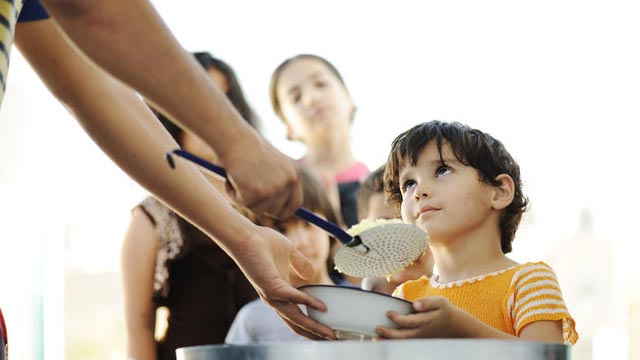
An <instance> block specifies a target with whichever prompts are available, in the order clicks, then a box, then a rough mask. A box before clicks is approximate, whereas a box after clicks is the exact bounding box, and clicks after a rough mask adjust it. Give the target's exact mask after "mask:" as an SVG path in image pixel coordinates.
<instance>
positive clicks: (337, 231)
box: [167, 149, 360, 246]
mask: <svg viewBox="0 0 640 360" xmlns="http://www.w3.org/2000/svg"><path fill="white" fill-rule="evenodd" d="M173 155H178V156H180V157H181V158H184V159H187V160H189V161H191V162H193V163H195V164H197V165H200V166H202V167H203V168H205V169H207V170H210V171H212V172H214V173H216V174H218V175H220V176H222V177H224V178H225V179H228V178H227V172H226V171H225V169H224V168H222V167H221V166H218V165H214V164H212V163H210V162H208V161H207V160H205V159H203V158H201V157H198V156H196V155H193V154H192V153H190V152H188V151H185V150H182V149H176V150H173V151H170V152H168V153H167V162H169V166H171V167H172V168H175V166H176V165H175V162H174V161H173ZM295 214H296V216H297V217H299V218H301V219H303V220H306V221H308V222H310V223H312V224H313V225H315V226H317V227H319V228H321V229H322V230H324V231H326V232H328V233H329V234H331V235H333V236H334V237H335V238H336V239H338V240H340V242H341V243H343V244H345V245H349V246H354V245H358V244H359V243H360V241H357V244H356V243H354V242H353V241H354V240H356V239H357V240H359V239H358V238H356V239H354V238H353V237H352V236H351V235H349V234H347V232H346V231H344V230H342V229H341V228H340V227H339V226H338V225H336V224H334V223H332V222H329V221H327V220H325V219H323V218H321V217H319V216H317V215H316V214H314V213H312V212H311V211H309V210H307V209H305V208H303V207H301V208H298V210H296V212H295Z"/></svg>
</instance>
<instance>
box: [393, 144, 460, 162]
mask: <svg viewBox="0 0 640 360" xmlns="http://www.w3.org/2000/svg"><path fill="white" fill-rule="evenodd" d="M447 160H449V161H453V160H456V156H455V154H454V152H453V150H452V149H451V145H449V143H448V142H446V141H443V142H442V143H441V145H440V148H438V143H437V142H436V141H434V140H432V141H429V142H427V143H426V144H424V146H422V148H421V149H416V151H414V152H412V153H407V154H406V155H405V156H404V157H403V158H400V161H399V164H398V165H399V166H398V167H399V169H403V168H405V167H410V166H415V165H416V164H417V163H418V162H424V161H428V162H438V163H441V162H442V161H447Z"/></svg>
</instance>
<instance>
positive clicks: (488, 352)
mask: <svg viewBox="0 0 640 360" xmlns="http://www.w3.org/2000/svg"><path fill="white" fill-rule="evenodd" d="M176 354H177V358H178V360H244V359H246V360H282V359H304V360H321V359H322V360H354V359H363V360H399V359H415V360H422V359H451V360H457V359H460V360H462V359H464V360H468V359H479V360H484V359H486V360H512V359H518V360H543V359H544V360H569V359H570V358H571V347H570V346H569V345H563V344H551V343H543V342H532V341H524V340H516V341H514V340H478V339H417V340H383V341H321V342H301V343H281V344H269V345H243V346H238V345H204V346H191V347H185V348H180V349H178V350H176Z"/></svg>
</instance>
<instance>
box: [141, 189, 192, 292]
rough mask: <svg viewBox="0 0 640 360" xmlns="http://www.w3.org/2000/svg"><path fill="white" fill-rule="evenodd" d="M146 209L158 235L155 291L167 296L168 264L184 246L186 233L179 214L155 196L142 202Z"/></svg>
mask: <svg viewBox="0 0 640 360" xmlns="http://www.w3.org/2000/svg"><path fill="white" fill-rule="evenodd" d="M140 206H141V207H142V208H143V209H144V211H145V212H146V213H147V214H149V216H150V218H151V219H153V222H154V223H155V224H154V225H155V226H156V233H157V235H158V253H157V254H156V269H155V273H154V275H153V292H154V293H155V294H157V295H159V296H160V297H163V298H166V297H167V296H168V294H169V269H168V266H167V264H168V263H169V262H170V261H171V260H173V259H175V258H176V257H178V255H180V252H181V251H182V248H183V247H184V244H185V241H184V235H183V233H182V229H181V228H180V223H179V222H178V216H177V215H176V213H174V212H173V211H171V210H170V209H169V208H168V207H166V206H165V205H163V204H162V203H161V202H160V201H158V200H157V199H155V198H153V197H148V198H146V199H144V200H143V201H142V203H140Z"/></svg>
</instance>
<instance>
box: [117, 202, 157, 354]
mask: <svg viewBox="0 0 640 360" xmlns="http://www.w3.org/2000/svg"><path fill="white" fill-rule="evenodd" d="M157 252H158V236H157V235H156V231H155V228H154V226H153V224H152V223H151V220H149V218H148V217H147V215H146V214H145V213H144V211H142V210H141V209H140V208H136V209H134V210H133V213H132V216H131V222H130V223H129V227H128V229H127V232H126V234H125V237H124V241H123V243H122V254H121V271H122V284H123V292H124V310H125V320H126V325H127V356H128V358H131V359H137V360H155V359H156V347H155V341H154V332H155V319H156V317H155V308H154V305H153V277H154V272H155V265H156V254H157Z"/></svg>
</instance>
